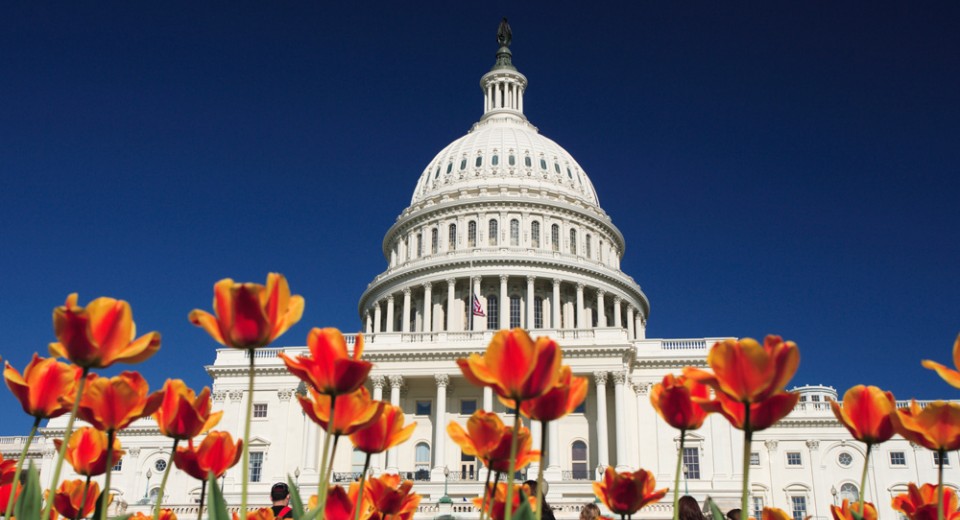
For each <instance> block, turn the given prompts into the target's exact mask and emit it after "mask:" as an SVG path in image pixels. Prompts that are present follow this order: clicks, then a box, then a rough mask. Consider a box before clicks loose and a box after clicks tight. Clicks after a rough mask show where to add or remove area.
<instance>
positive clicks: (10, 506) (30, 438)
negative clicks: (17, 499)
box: [3, 417, 43, 518]
mask: <svg viewBox="0 0 960 520" xmlns="http://www.w3.org/2000/svg"><path fill="white" fill-rule="evenodd" d="M41 420H43V418H42V417H36V418H34V420H33V428H31V429H30V435H28V436H27V442H25V443H24V444H23V450H22V451H21V452H20V459H19V460H18V461H17V471H15V472H14V473H13V487H12V488H10V489H12V490H14V491H15V490H16V489H17V483H18V482H20V471H21V470H23V461H25V460H27V450H29V449H30V443H31V442H33V438H34V437H35V436H36V435H37V428H39V427H40V421H41ZM14 491H11V494H13V496H16V495H15V493H14ZM13 502H14V501H13V500H12V499H11V500H7V511H6V513H4V514H3V517H4V518H10V513H12V512H13Z"/></svg>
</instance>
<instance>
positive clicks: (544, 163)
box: [540, 159, 547, 171]
mask: <svg viewBox="0 0 960 520" xmlns="http://www.w3.org/2000/svg"><path fill="white" fill-rule="evenodd" d="M540 169H541V170H544V171H546V169H547V160H546V159H540Z"/></svg>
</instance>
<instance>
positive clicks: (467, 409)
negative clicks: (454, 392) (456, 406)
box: [460, 399, 477, 415]
mask: <svg viewBox="0 0 960 520" xmlns="http://www.w3.org/2000/svg"><path fill="white" fill-rule="evenodd" d="M476 411H477V400H476V399H461V400H460V415H472V414H473V412H476Z"/></svg>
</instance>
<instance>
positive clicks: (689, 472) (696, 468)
mask: <svg viewBox="0 0 960 520" xmlns="http://www.w3.org/2000/svg"><path fill="white" fill-rule="evenodd" d="M683 474H684V476H686V477H687V479H688V480H698V479H699V478H700V448H684V449H683Z"/></svg>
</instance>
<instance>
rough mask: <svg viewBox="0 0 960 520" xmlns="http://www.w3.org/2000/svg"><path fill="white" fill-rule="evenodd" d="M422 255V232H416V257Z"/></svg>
mask: <svg viewBox="0 0 960 520" xmlns="http://www.w3.org/2000/svg"><path fill="white" fill-rule="evenodd" d="M421 256H423V233H417V258H420V257H421Z"/></svg>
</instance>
